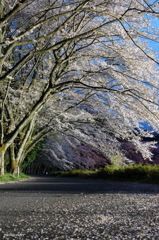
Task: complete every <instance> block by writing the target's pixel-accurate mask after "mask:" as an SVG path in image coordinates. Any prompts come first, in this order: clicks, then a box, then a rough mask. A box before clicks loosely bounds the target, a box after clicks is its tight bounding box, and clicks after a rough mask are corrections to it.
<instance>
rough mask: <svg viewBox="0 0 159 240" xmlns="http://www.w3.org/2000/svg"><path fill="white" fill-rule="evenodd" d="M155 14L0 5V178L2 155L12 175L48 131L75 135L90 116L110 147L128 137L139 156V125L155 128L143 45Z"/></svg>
mask: <svg viewBox="0 0 159 240" xmlns="http://www.w3.org/2000/svg"><path fill="white" fill-rule="evenodd" d="M158 10H159V9H158V5H157V4H156V1H145V0H139V1H137V0H128V1H119V0H111V1H110V0H89V1H88V0H75V1H72V0H65V1H64V0H53V1H51V0H43V1H42V0H1V2H0V174H1V175H3V174H4V164H5V154H6V152H7V153H9V156H10V163H11V171H12V172H13V173H15V172H16V171H17V169H18V167H19V166H20V164H21V163H22V161H23V160H24V158H25V156H26V154H27V153H28V152H29V151H30V150H31V149H32V148H33V147H34V146H35V144H36V143H37V142H38V141H39V140H41V138H43V137H44V136H46V134H48V133H49V132H50V131H52V133H53V132H55V133H56V134H57V133H61V132H63V134H64V133H66V132H69V131H71V128H72V126H73V125H74V126H75V127H74V129H73V130H72V131H71V132H72V133H73V134H76V135H81V131H80V126H81V124H82V123H84V122H90V123H91V124H93V121H95V119H97V116H96V114H97V113H98V114H101V113H102V114H103V116H104V117H105V118H106V122H107V123H109V124H108V126H109V129H108V131H107V132H110V131H112V132H116V134H114V139H117V137H118V136H120V137H121V136H125V137H126V136H127V138H131V140H132V141H134V143H135V144H136V147H137V148H140V146H141V145H140V144H139V143H140V136H136V135H134V134H133V131H134V129H135V128H139V122H141V121H147V122H149V123H150V124H151V125H152V126H153V127H154V129H155V128H156V129H157V127H158V112H157V111H158V69H157V64H158V62H157V57H156V54H155V53H153V51H152V49H151V48H150V47H148V42H147V41H148V40H151V41H158V31H157V29H154V28H153V26H152V25H151V22H152V20H153V19H155V18H157V17H158V14H159V11H158ZM83 102H87V107H88V108H89V106H91V104H92V106H93V108H94V111H95V114H93V112H91V113H90V112H89V111H88V110H87V111H84V108H82V107H81V108H80V105H82V103H83ZM74 109H75V110H74ZM95 109H97V111H96V110H95ZM87 115H88V117H87ZM76 116H78V117H76ZM81 118H82V120H80V119H81ZM87 118H88V119H87ZM94 118H95V119H94ZM71 119H72V120H71ZM87 120H88V121H87ZM80 121H81V122H80ZM70 122H71V123H70ZM95 122H96V121H95ZM110 122H111V123H110ZM121 123H124V126H125V127H123V124H121ZM108 126H107V125H105V128H106V127H108ZM84 136H86V134H83V137H84ZM130 136H133V137H130ZM143 148H144V147H143ZM144 149H145V150H144V154H145V156H147V154H148V152H146V151H147V150H146V149H147V148H146V147H145V148H144Z"/></svg>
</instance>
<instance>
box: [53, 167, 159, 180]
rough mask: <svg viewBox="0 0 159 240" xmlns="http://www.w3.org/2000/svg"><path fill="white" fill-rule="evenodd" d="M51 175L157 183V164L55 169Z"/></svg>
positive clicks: (158, 175) (158, 172) (158, 168)
mask: <svg viewBox="0 0 159 240" xmlns="http://www.w3.org/2000/svg"><path fill="white" fill-rule="evenodd" d="M52 175H54V176H63V177H82V178H94V179H97V178H99V179H106V180H113V181H125V182H129V181H130V182H140V183H154V184H159V165H149V164H147V165H141V164H138V165H131V166H115V165H111V166H106V167H104V168H101V169H98V170H94V171H92V170H79V169H74V170H70V171H57V172H53V173H52Z"/></svg>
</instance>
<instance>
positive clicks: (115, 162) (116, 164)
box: [110, 155, 123, 167]
mask: <svg viewBox="0 0 159 240" xmlns="http://www.w3.org/2000/svg"><path fill="white" fill-rule="evenodd" d="M122 160H123V156H121V155H115V156H113V157H111V159H110V162H111V164H112V165H113V166H114V167H119V166H121V165H122Z"/></svg>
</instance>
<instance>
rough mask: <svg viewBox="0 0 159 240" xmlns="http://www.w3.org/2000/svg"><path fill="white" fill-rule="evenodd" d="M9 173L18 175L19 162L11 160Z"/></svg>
mask: <svg viewBox="0 0 159 240" xmlns="http://www.w3.org/2000/svg"><path fill="white" fill-rule="evenodd" d="M11 164H12V166H11V173H12V174H19V161H18V160H16V159H12V161H11Z"/></svg>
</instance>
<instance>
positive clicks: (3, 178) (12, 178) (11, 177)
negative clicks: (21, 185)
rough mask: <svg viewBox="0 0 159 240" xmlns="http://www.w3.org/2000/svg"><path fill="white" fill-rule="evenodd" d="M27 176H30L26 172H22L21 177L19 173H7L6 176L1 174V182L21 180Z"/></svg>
mask: <svg viewBox="0 0 159 240" xmlns="http://www.w3.org/2000/svg"><path fill="white" fill-rule="evenodd" d="M27 178H29V176H27V175H26V174H24V173H20V174H19V177H18V176H17V174H11V173H5V175H4V176H0V182H11V181H19V180H23V179H27Z"/></svg>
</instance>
